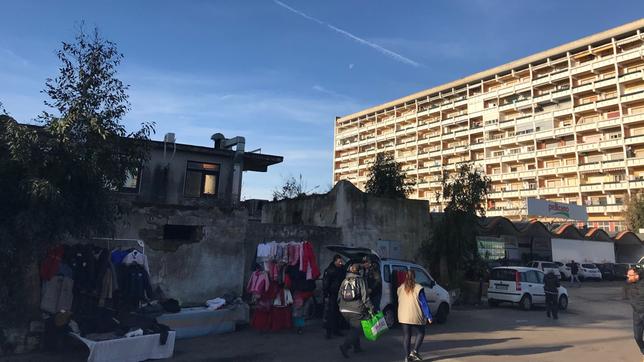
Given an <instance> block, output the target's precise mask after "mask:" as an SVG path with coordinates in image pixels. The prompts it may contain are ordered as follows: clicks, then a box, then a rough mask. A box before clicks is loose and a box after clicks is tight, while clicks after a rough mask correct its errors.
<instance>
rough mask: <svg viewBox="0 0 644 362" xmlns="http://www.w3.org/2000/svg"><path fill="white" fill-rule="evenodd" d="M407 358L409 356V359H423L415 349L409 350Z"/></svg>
mask: <svg viewBox="0 0 644 362" xmlns="http://www.w3.org/2000/svg"><path fill="white" fill-rule="evenodd" d="M409 358H411V359H410V360H411V361H422V360H423V358H422V357H421V356H420V354H418V352H416V351H411V353H410V354H409Z"/></svg>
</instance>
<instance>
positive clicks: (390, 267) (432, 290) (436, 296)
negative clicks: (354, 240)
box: [326, 245, 451, 326]
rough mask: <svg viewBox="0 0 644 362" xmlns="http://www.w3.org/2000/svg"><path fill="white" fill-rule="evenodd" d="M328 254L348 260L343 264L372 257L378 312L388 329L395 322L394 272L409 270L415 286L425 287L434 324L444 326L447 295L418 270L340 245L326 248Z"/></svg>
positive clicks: (368, 251) (370, 251) (412, 266)
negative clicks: (377, 281) (378, 286)
mask: <svg viewBox="0 0 644 362" xmlns="http://www.w3.org/2000/svg"><path fill="white" fill-rule="evenodd" d="M326 248H327V249H328V250H330V251H332V252H334V253H338V254H340V255H342V256H344V257H345V258H347V259H348V260H345V261H347V262H362V258H363V257H364V256H371V257H375V259H376V260H377V263H378V267H379V269H380V275H381V277H382V295H381V298H380V305H379V306H378V307H379V308H380V310H382V311H383V313H384V314H385V319H386V320H387V324H388V325H390V326H391V325H393V324H395V322H396V320H397V319H396V313H397V311H398V306H397V305H396V299H397V290H396V289H395V288H396V283H395V280H396V279H395V278H396V275H397V272H399V271H407V270H409V269H411V270H413V271H414V272H416V282H417V283H418V284H420V285H422V286H423V287H425V288H424V289H425V296H426V297H427V303H428V304H429V308H430V311H431V312H432V315H433V316H434V320H435V321H436V322H437V323H445V321H446V320H447V315H448V314H449V312H450V310H451V302H450V297H449V293H448V292H447V290H445V289H443V287H441V286H440V285H438V284H437V283H436V282H435V281H434V279H433V278H432V277H431V275H430V274H429V273H428V272H427V270H425V268H423V267H422V266H420V265H418V264H415V263H412V262H409V261H404V260H398V259H388V258H380V257H379V256H378V254H376V253H375V252H374V251H373V250H371V249H368V248H357V247H350V246H343V245H333V246H327V247H326Z"/></svg>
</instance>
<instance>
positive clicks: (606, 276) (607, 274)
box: [596, 263, 616, 280]
mask: <svg viewBox="0 0 644 362" xmlns="http://www.w3.org/2000/svg"><path fill="white" fill-rule="evenodd" d="M596 265H597V269H599V271H600V272H601V273H602V279H603V280H615V278H616V271H615V264H613V263H603V264H596Z"/></svg>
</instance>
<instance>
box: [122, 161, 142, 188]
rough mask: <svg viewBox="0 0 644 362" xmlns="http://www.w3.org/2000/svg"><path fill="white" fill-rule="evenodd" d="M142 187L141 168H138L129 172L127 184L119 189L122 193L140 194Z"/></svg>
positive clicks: (126, 177) (126, 179)
mask: <svg viewBox="0 0 644 362" xmlns="http://www.w3.org/2000/svg"><path fill="white" fill-rule="evenodd" d="M140 186H141V168H140V167H137V168H136V169H135V170H133V171H127V172H126V175H125V182H124V183H123V186H121V188H120V189H119V191H120V192H129V193H138V192H139V189H140Z"/></svg>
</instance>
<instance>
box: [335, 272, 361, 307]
mask: <svg viewBox="0 0 644 362" xmlns="http://www.w3.org/2000/svg"><path fill="white" fill-rule="evenodd" d="M340 295H341V296H342V300H344V301H345V302H352V301H354V300H358V299H360V288H359V287H358V280H357V278H347V279H345V280H344V281H343V282H342V285H340Z"/></svg>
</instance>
